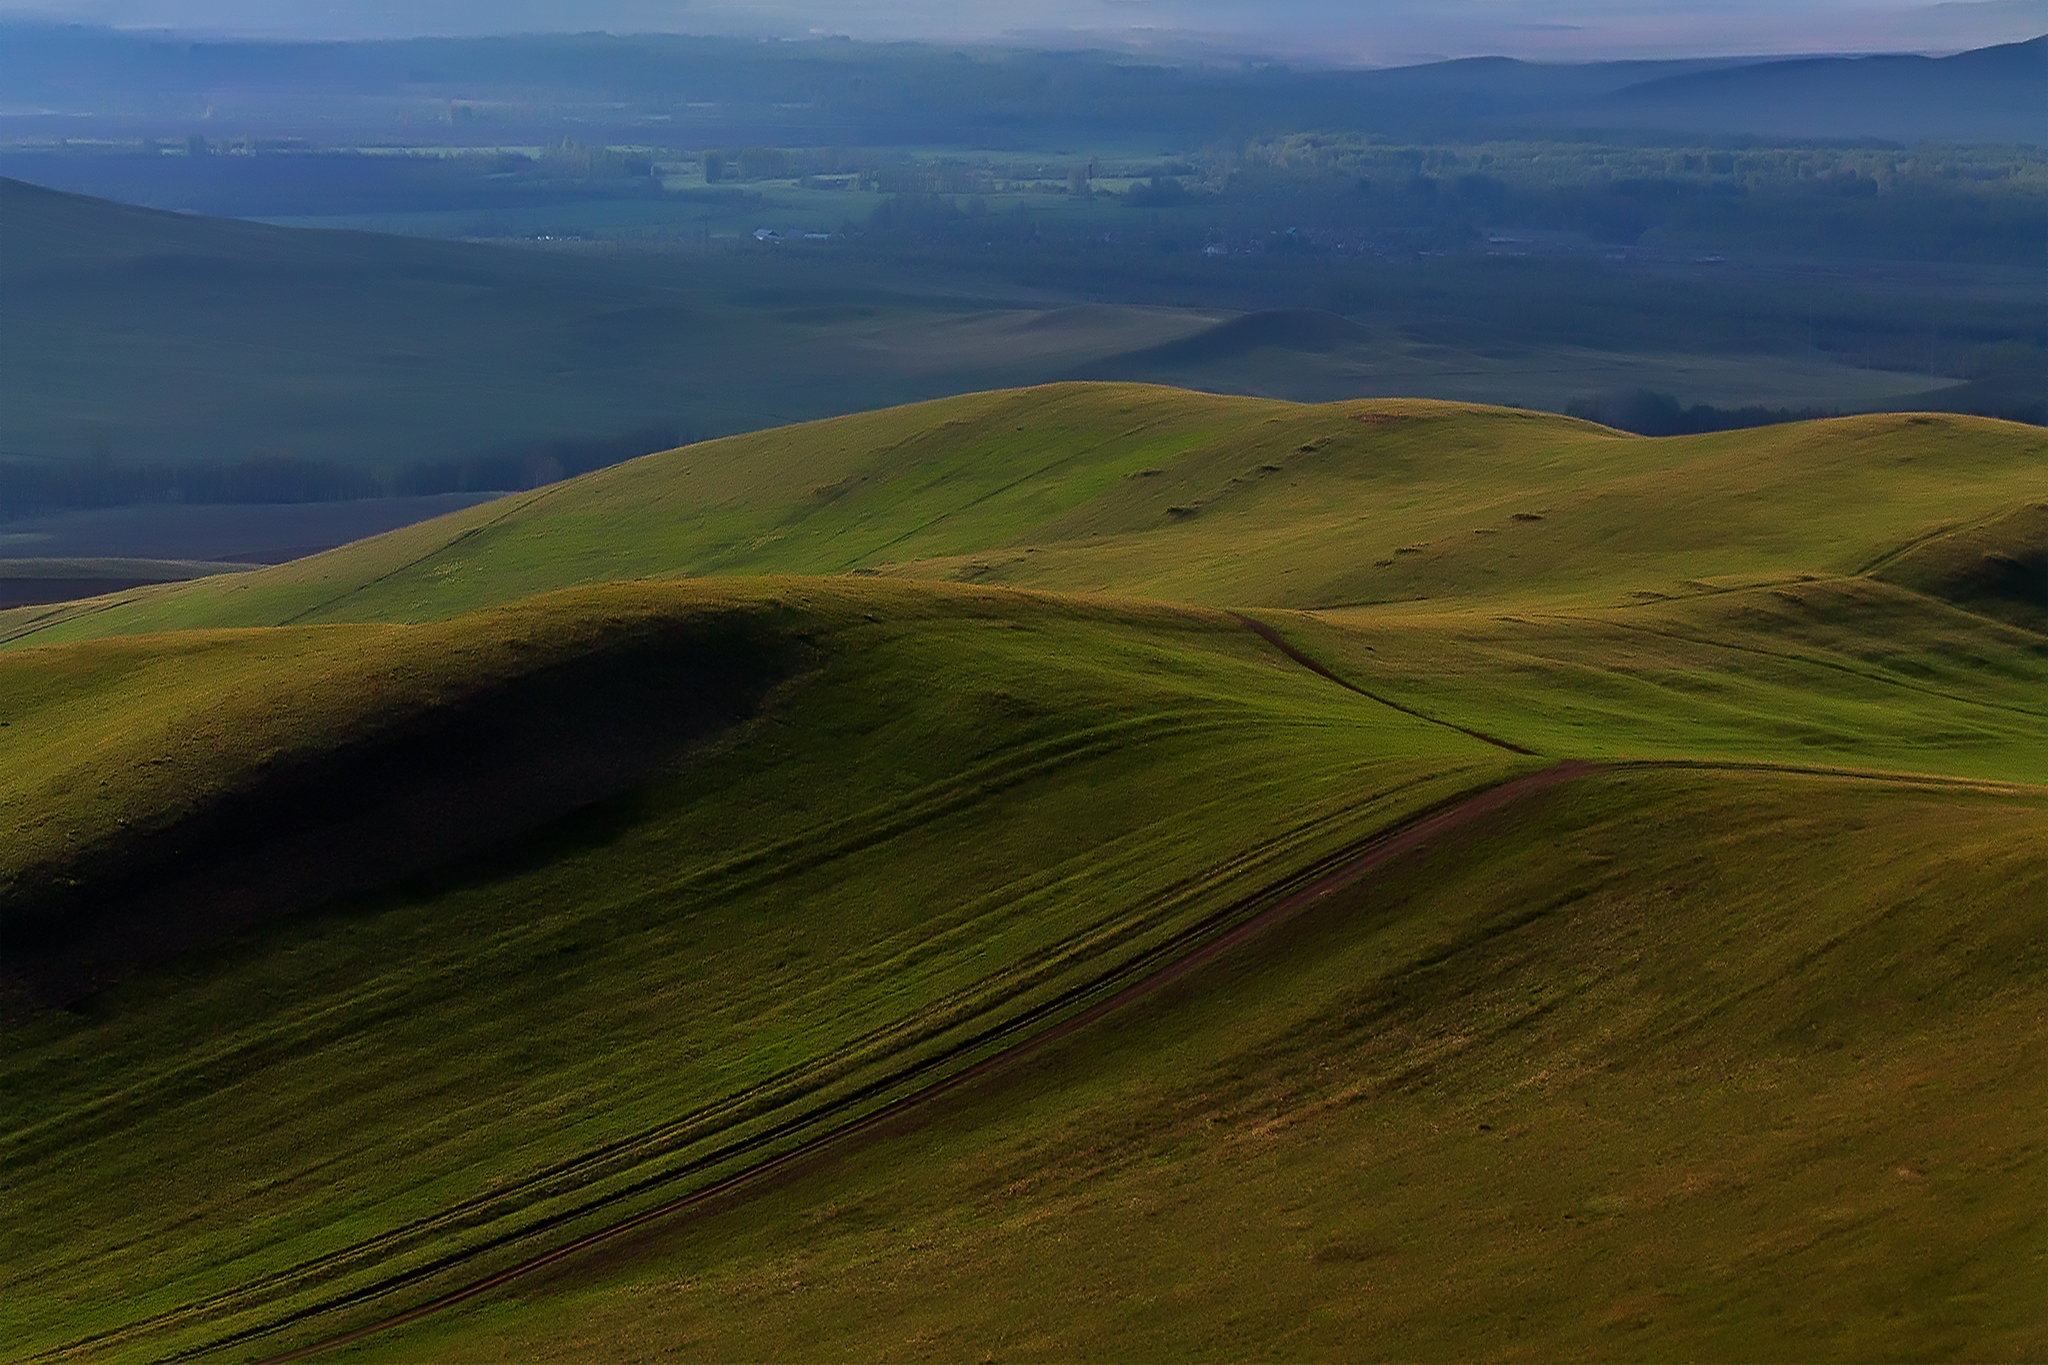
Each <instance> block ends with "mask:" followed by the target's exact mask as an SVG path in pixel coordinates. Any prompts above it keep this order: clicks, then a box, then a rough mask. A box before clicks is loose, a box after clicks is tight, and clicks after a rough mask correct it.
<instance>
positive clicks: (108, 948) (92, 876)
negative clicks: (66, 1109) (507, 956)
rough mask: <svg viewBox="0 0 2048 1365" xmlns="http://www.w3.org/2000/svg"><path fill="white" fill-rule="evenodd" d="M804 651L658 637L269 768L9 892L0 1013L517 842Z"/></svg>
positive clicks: (640, 777) (708, 721) (623, 783)
mask: <svg viewBox="0 0 2048 1365" xmlns="http://www.w3.org/2000/svg"><path fill="white" fill-rule="evenodd" d="M803 652H804V651H803V647H802V646H801V645H799V644H798V643H796V642H795V641H792V640H791V639H789V638H788V637H786V636H783V635H780V634H777V633H775V632H773V631H772V630H771V629H770V628H769V627H767V626H766V625H764V624H762V623H759V622H755V621H749V620H745V619H738V620H730V621H723V622H714V623H709V624H700V625H695V626H691V627H686V628H679V627H675V626H665V627H655V628H650V629H648V630H645V631H642V632H640V633H639V634H637V635H635V636H634V637H632V638H629V639H626V640H623V641H615V642H613V643H611V644H610V645H608V646H607V647H605V648H604V649H603V650H602V651H601V652H599V653H597V654H595V655H590V656H585V657H581V658H577V659H574V660H572V661H570V662H568V663H564V664H558V665H555V666H552V667H548V668H545V669H542V670H539V671H536V672H533V673H529V674H525V675H523V676H518V677H514V678H511V679H508V680H503V681H501V682H498V683H496V684H494V685H491V686H489V687H487V688H485V689H483V690H479V691H477V692H475V693H473V694H471V695H469V696H467V697H464V698H462V699H461V700H460V701H459V702H456V703H454V704H450V705H444V706H439V707H436V708H434V709H432V710H430V711H428V712H427V713H425V714H422V715H418V716H416V717H413V718H410V719H408V720H405V721H403V722H400V723H397V724H392V725H388V726H386V727H385V728H382V729H375V730H372V731H370V732H368V733H365V734H363V735H361V736H360V737H358V738H355V739H353V740H351V741H350V742H349V743H347V744H345V745H344V746H342V747H340V748H337V749H334V750H331V751H328V752H324V753H320V754H317V755H313V756H310V757H307V758H304V759H299V760H294V761H288V762H284V763H280V764H277V765H276V766H274V767H270V768H268V769H266V770H262V771H260V772H259V773H258V774H257V775H256V776H255V777H254V779H253V780H252V781H251V782H250V783H249V784H248V785H246V786H244V787H243V788H242V789H240V790H236V791H233V792H231V793H229V794H227V795H226V796H224V797H222V798H221V799H219V800H217V801H215V802H214V803H212V804H211V805H210V806H208V807H206V808H203V809H201V810H199V811H197V812H196V813H194V814H193V815H192V816H190V817H189V818H187V819H185V820H183V821H181V822H180V823H178V824H177V825H175V826H172V827H171V828H169V829H165V830H162V831H159V832H155V833H150V834H146V835H143V836H140V837H138V838H136V839H135V840H134V841H133V842H131V843H129V844H128V845H126V846H124V847H117V848H113V849H105V848H99V849H94V850H92V851H91V852H90V855H89V856H87V855H84V854H81V855H80V861H79V862H78V864H77V865H74V866H65V867H59V868H53V869H45V870H43V871H42V872H41V874H40V875H38V876H36V877H35V878H34V879H33V880H32V881H31V880H29V879H24V881H23V882H22V883H20V884H17V885H16V886H15V887H13V888H10V889H9V891H8V893H7V894H6V896H5V899H4V900H0V924H4V926H5V939H4V943H0V962H4V968H0V1002H4V1006H5V1011H4V1012H5V1013H6V1014H8V1015H18V1014H21V1013H24V1012H26V1011H30V1010H34V1009H39V1008H48V1007H51V1006H68V1005H75V1004H77V1003H78V1002H79V1001H81V1000H83V999H85V998H86V997H88V996H90V995H91V994H92V993H93V992H95V991H97V990H99V989H102V988H103V987H105V986H107V985H109V984H112V983H113V982H115V981H118V980H119V979H121V978H122V977H124V976H127V975H130V974H132V973H133V972H134V971H136V970H137V969H139V968H142V967H145V966H147V965H150V964H152V963H155V962H159V961H161V960H163V959H166V958H169V957H171V956H174V955H176V954H179V953H183V952H186V951H189V950H192V949H195V948H199V947H203V946H205V945H208V944H211V943H217V942H220V941H223V940H226V939H229V938H231V937H233V936H235V935H237V934H240V933H244V932H246V931H248V930H249V929H251V928H253V927H255V926H257V925H258V924H261V923H264V922H266V921H271V920H275V919H278V918H280V917H283V916H286V915H290V914H293V913H297V912H302V911H306V910H310V909H313V908H316V907H318V906H321V905H324V904H328V903H331V902H334V901H337V900H340V899H342V898H344V897H349V896H356V895H361V894H364V893H368V892H374V891H377V890H379V889H382V888H387V887H391V886H394V885H397V884H400V883H402V882H405V881H407V880H410V879H414V878H419V877H421V876H424V875H428V874H431V873H433V872H434V871H435V870H437V869H442V868H448V867H451V866H453V865H456V864H459V863H461V862H462V861H463V860H464V859H468V858H473V857H475V856H476V855H478V854H481V853H483V852H485V851H487V850H492V849H501V848H506V847H514V848H516V847H517V845H518V844H519V843H521V842H523V841H524V840H525V839H527V838H529V837H531V836H532V835H533V834H534V832H536V831H539V830H542V829H544V828H545V827H548V826H551V825H552V824H554V823H555V822H558V821H560V820H562V819H563V818H564V817H566V816H571V815H573V814H574V813H575V812H577V811H580V810H586V809H590V808H592V807H596V806H599V805H600V804H601V803H605V802H608V801H615V800H616V799H617V798H619V797H620V796H621V795H622V794H624V793H628V792H630V791H631V790H632V789H633V788H634V787H636V786H637V785H639V784H640V783H642V782H644V781H646V780H648V779H649V778H651V777H652V776H654V775H655V774H656V773H657V772H659V771H661V770H663V769H666V768H669V767H671V766H672V765H673V764H674V763H675V762H676V761H678V759H679V758H681V757H682V756H683V755H684V754H685V753H686V752H687V751H688V750H689V749H690V748H691V747H692V746H693V745H697V744H700V743H702V742H704V741H705V740H707V739H709V738H710V737H712V736H714V735H716V734H717V733H719V732H720V731H723V730H726V729H728V728H729V727H731V726H733V725H735V724H737V723H739V722H741V721H743V720H744V719H746V718H747V717H748V716H750V715H751V714H753V713H754V712H755V711H756V710H757V709H758V707H759V706H760V705H761V703H762V700H763V699H764V698H765V697H766V695H767V694H768V692H769V691H770V689H772V688H773V687H774V686H775V685H776V684H777V683H778V682H781V681H783V680H784V679H786V678H788V677H790V676H791V675H792V674H793V673H794V672H795V671H796V670H797V669H798V668H799V667H800V666H801V664H802V658H803ZM369 723H370V724H371V725H374V723H375V722H374V719H372V720H371V721H370V722H369ZM627 809H629V807H625V806H615V807H614V808H613V810H612V812H611V814H612V817H613V819H614V820H615V819H616V817H617V814H618V812H619V811H622V810H627ZM598 823H600V824H603V823H605V822H604V821H603V820H600V821H599V822H598ZM588 833H589V831H587V830H586V831H585V835H586V836H587V835H588Z"/></svg>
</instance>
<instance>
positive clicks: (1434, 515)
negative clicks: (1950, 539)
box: [0, 384, 2048, 645]
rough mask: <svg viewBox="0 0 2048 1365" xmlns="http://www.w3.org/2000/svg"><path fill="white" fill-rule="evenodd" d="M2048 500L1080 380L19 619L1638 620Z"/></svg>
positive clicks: (677, 466)
mask: <svg viewBox="0 0 2048 1365" xmlns="http://www.w3.org/2000/svg"><path fill="white" fill-rule="evenodd" d="M2044 486H2048V433H2044V432H2042V431H2041V430H2040V429H2038V428H2033V427H2025V426H2020V425H2016V424H2012V423H2001V422H1994V421H1989V420H1986V419H1977V418H1967V417H1947V416H1879V417H1859V418H1845V419H1841V420H1837V421H1829V422H1817V423H1801V424H1795V425H1790V426H1783V427H1771V428H1762V429H1756V430H1750V431H1741V432H1727V433H1721V434H1717V435H1712V436H1700V437H1684V438H1667V439H1661V440H1651V439H1646V438H1642V437H1632V436H1627V435H1623V434H1622V433H1619V432H1614V431H1611V430H1607V429H1605V428H1601V427H1596V426H1592V425H1589V424H1586V423H1583V422H1575V421H1572V420H1570V419H1566V418H1558V417H1551V416H1547V415H1543V414H1537V413H1531V412H1522V411H1517V410H1512V409H1501V408H1473V407H1466V406H1461V405H1456V404H1444V403H1424V402H1400V401H1374V402H1355V403H1333V404H1326V405H1321V406H1305V405H1299V404H1288V403H1277V402H1267V401H1262V400H1255V399H1244V398H1224V397H1216V396H1212V395H1203V394H1190V393H1185V392H1181V391H1178V390H1172V389H1161V388H1151V387H1145V386H1139V385H1116V384H1100V385H1095V384H1066V385H1052V386H1048V387H1045V388H1038V389H1024V390H1015V391H1010V392H1002V393H992V394H975V395H970V396H967V397H963V398H955V399H946V400H942V401H939V402H934V403H926V404H919V405H916V406H913V407H908V408H897V409H891V410H888V411H884V412H877V413H867V414H862V415H859V416H854V417H844V418H836V419H833V420H830V421H825V422H816V423H811V424H807V425H804V426H798V427H789V428H783V429H780V430H776V431H768V432H759V433H755V434H752V435H747V436H737V437H731V438H728V439H725V440H720V441H712V442H707V443H705V444H702V445H697V446H690V447H685V448H683V449H681V450H677V451H670V452H667V453H665V454H661V455H654V456H649V457H646V458H645V459H641V460H637V461H633V462H630V463H628V464H625V465H622V466H617V467H615V468H612V469H608V470H602V471H598V472H596V473H594V474H590V475H586V476H583V477H581V478H578V479H573V480H570V481H568V482H566V483H562V484H558V485H554V486H552V487H549V488H546V489H541V490H538V491H535V492H532V493H525V494H519V495H516V496H514V497H511V498H507V499H504V500H501V501H499V502H495V503H490V504H486V505H483V506H480V507H476V508H472V509H469V510H467V511H463V512H458V513H454V514H452V515H450V516H447V517H443V518H440V519H438V520H436V521H433V522H428V523H425V524H423V525H420V526H415V527H411V528H408V529H406V530H402V531H397V532H393V533H391V534H390V535H386V536H380V537H377V538H374V539H372V540H368V541H364V542H361V543H359V544H357V545H354V546H349V547H344V548H342V549H339V550H335V551H331V552H329V553H327V554H324V555H316V556H313V557H311V558H308V559H305V560H301V561H298V562H296V563H293V564H289V565H284V566H280V567H277V568H271V569H265V570H262V571H259V572H257V573H253V574H245V575H238V576H237V577H235V578H233V579H230V580H216V581H212V582H205V583H200V584H195V585H187V586H182V587H174V588H168V589H150V590H138V591H136V592H133V593H129V594H123V595H121V596H120V597H118V598H115V599H102V600H99V601H97V602H94V603H92V604H89V605H81V606H78V607H75V608H66V609H42V610H37V609H23V610H18V611H15V612H12V613H7V614H4V615H0V637H4V638H5V639H6V640H7V641H9V642H11V643H13V644H15V645H19V644H21V643H27V642H31V641H43V640H63V639H75V638H83V637H86V636H91V635H104V634H110V633H119V632H131V631H138V630H154V629H166V628H181V627H188V626H193V625H202V624H203V625H277V624H285V623H292V622H305V621H348V620H359V621H360V620H393V621H420V620H430V619H435V618H439V617H444V616H448V615H452V614H455V613H457V612H460V611H464V610H469V609H472V608H475V607H479V606H485V605H490V604H492V603H496V602H504V601H510V600H513V599H516V598H519V597H523V596H527V595H529V594H532V593H535V592H540V591H545V590H548V589H552V588H559V587H567V586H571V585H574V584H577V583H588V582H604V581H610V580H615V579H627V578H642V577H667V576H675V575H694V576H704V575H718V576H735V575H752V574H762V573H801V574H828V575H837V574H846V573H857V572H863V571H870V570H871V571H875V572H879V573H888V574H898V575H907V576H914V577H943V578H964V579H973V580H978V581H988V582H998V583H1008V584H1015V585H1021V586H1032V587H1042V588H1050V589H1055V590H1069V591H1111V592H1117V593H1121V594H1125V595H1132V596H1142V597H1150V598H1158V599H1164V600H1173V601H1190V602H1202V603H1207V604H1209V605H1213V606H1229V607H1245V606H1254V605H1256V606H1273V607H1290V608H1304V609H1322V608H1329V607H1338V606H1350V605H1361V604H1383V605H1404V604H1405V605H1410V606H1415V607H1421V608H1430V607H1436V606H1441V605H1442V604H1443V603H1445V602H1450V601H1456V602H1460V603H1464V604H1473V603H1477V602H1485V603H1498V604H1501V605H1503V606H1507V605H1512V604H1514V603H1518V602H1532V601H1540V602H1542V603H1543V604H1545V605H1547V606H1551V607H1556V606H1560V605H1597V606H1613V605H1617V604H1626V603H1631V602H1635V601H1639V600H1642V599H1641V596H1640V595H1641V594H1646V593H1654V594H1659V595H1666V596H1668V595H1687V594H1694V593H1699V592H1702V591H1710V590H1712V589H1713V588H1715V587H1718V586H1723V585H1725V584H1727V583H1729V582H1749V583H1755V582H1762V581H1770V582H1775V581H1779V580H1782V579H1785V578H1789V577H1794V576H1798V575H1808V576H1816V575H1817V576H1841V575H1854V574H1859V573H1862V572H1864V571H1865V570H1867V569H1869V568H1871V567H1872V566H1873V565H1876V564H1880V563H1882V562H1884V561H1885V560H1886V559H1887V558H1888V557H1891V556H1893V555H1895V554H1896V553H1898V552H1899V551H1901V550H1902V549H1904V548H1906V547H1908V546H1910V545H1912V544H1915V543H1917V542H1919V541H1921V540H1922V539H1924V538H1926V537H1928V536H1931V535H1936V534H1939V533H1942V532H1947V531H1953V530H1955V529H1957V528H1959V527H1964V526H1968V525H1972V524H1975V523H1978V522H1983V521H1987V520H1990V519H1992V518H1995V517H1998V516H2000V515H2003V514H2006V513H2009V512H2011V511H2013V510H2014V509H2015V508H2018V507H2020V506H2022V505H2024V504H2025V503H2028V502H2038V501H2040V500H2041V498H2042V491H2043V488H2044ZM1176 509H1178V510H1176ZM1531 518H1540V519H1535V520H1532V519H1531Z"/></svg>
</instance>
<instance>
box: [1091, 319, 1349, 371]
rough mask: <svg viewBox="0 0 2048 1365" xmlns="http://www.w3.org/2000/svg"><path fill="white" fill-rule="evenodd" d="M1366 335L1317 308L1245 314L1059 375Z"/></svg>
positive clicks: (1327, 347) (1324, 347)
mask: <svg viewBox="0 0 2048 1365" xmlns="http://www.w3.org/2000/svg"><path fill="white" fill-rule="evenodd" d="M1366 335H1367V333H1366V330H1365V328H1363V327H1361V326H1359V325H1358V324H1357V323H1355V322H1352V321H1351V320H1350V319H1348V318H1343V317H1339V316H1338V315H1337V314H1335V313H1328V312H1324V311H1323V310H1321V309H1318V308H1273V309H1267V310H1265V311H1263V312H1257V313H1245V314H1243V315H1242V316H1240V317H1234V318H1231V319H1230V320H1228V321H1227V322H1219V323H1217V324H1216V325H1215V326H1213V327H1208V328H1204V329H1203V330H1202V331H1199V332H1197V333H1195V334H1194V335H1193V336H1190V337H1182V338H1180V339H1179V340H1177V341H1168V342H1163V343H1161V344H1160V345H1157V346H1147V347H1145V348H1144V349H1143V350H1137V351H1126V352H1124V353H1123V354H1122V355H1114V356H1110V357H1108V358H1107V359H1104V360H1098V361H1094V362H1092V363H1090V364H1088V365H1084V366H1081V367H1079V368H1077V369H1076V370H1074V371H1073V372H1071V373H1069V374H1066V375H1063V376H1061V377H1062V378H1064V379H1084V380H1085V379H1127V378H1132V377H1135V376H1138V375H1142V374H1145V373H1149V372H1151V371H1154V370H1157V369H1161V368H1164V367H1169V366H1175V365H1199V364H1204V363H1207V362H1211V361H1218V360H1234V359H1236V358H1237V357H1239V356H1244V355H1249V354H1251V353H1252V352H1253V351H1257V350H1261V349H1267V350H1278V351H1304V352H1308V353H1311V354H1316V355H1321V354H1325V353H1327V352H1330V351H1334V350H1336V349H1337V348H1338V347H1340V346H1342V345H1344V344H1345V343H1347V342H1352V341H1362V340H1364V339H1365V338H1366Z"/></svg>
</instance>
